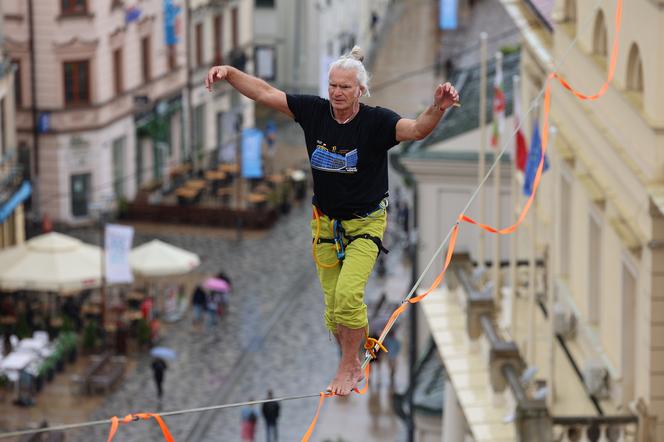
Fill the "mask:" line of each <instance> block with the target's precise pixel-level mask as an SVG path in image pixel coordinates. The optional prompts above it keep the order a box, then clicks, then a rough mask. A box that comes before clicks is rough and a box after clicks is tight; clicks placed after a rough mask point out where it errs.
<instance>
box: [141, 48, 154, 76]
mask: <svg viewBox="0 0 664 442" xmlns="http://www.w3.org/2000/svg"><path fill="white" fill-rule="evenodd" d="M151 56H152V54H151V52H150V37H143V38H142V39H141V75H143V83H147V82H148V81H150V79H151V78H152V63H151Z"/></svg>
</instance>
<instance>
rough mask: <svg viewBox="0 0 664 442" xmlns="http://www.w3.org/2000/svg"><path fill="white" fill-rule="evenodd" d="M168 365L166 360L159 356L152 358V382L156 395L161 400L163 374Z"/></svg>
mask: <svg viewBox="0 0 664 442" xmlns="http://www.w3.org/2000/svg"><path fill="white" fill-rule="evenodd" d="M167 368H168V365H166V361H164V360H163V359H161V358H153V359H152V374H153V375H154V383H155V385H156V386H157V396H158V397H159V399H160V400H161V397H162V396H163V395H164V390H163V387H162V385H163V383H164V374H165V372H166V369H167Z"/></svg>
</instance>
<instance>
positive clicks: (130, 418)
mask: <svg viewBox="0 0 664 442" xmlns="http://www.w3.org/2000/svg"><path fill="white" fill-rule="evenodd" d="M151 418H154V419H155V420H156V421H157V423H158V424H159V427H160V428H161V432H162V433H163V434H164V440H165V441H166V442H175V440H174V439H173V436H171V432H170V431H168V427H167V426H166V423H165V422H164V420H163V419H162V418H161V416H159V415H158V414H156V413H137V414H128V415H126V416H125V417H123V418H122V419H119V418H118V417H117V416H113V417H112V418H111V431H110V432H109V433H108V442H111V441H112V440H113V438H114V437H115V433H117V432H118V428H119V426H120V424H128V423H131V422H135V421H138V420H141V419H146V420H147V419H151Z"/></svg>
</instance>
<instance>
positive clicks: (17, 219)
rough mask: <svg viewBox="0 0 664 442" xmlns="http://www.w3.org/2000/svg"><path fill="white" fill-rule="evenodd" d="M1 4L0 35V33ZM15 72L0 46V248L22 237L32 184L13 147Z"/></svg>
mask: <svg viewBox="0 0 664 442" xmlns="http://www.w3.org/2000/svg"><path fill="white" fill-rule="evenodd" d="M3 28H4V22H3V20H2V5H0V35H2V33H3ZM14 75H15V72H14V66H13V65H12V63H11V60H10V59H8V58H7V57H6V55H5V53H4V51H3V50H2V49H1V48H0V249H2V248H5V247H11V246H14V245H18V244H21V243H22V242H23V241H24V240H25V215H24V213H25V212H24V203H25V201H26V200H27V199H28V198H29V197H30V193H31V186H30V183H29V182H28V181H26V180H25V179H24V178H25V176H24V173H23V169H22V168H21V165H20V163H19V158H18V152H17V149H16V146H17V144H16V112H15V106H14V100H15V99H16V96H17V94H16V91H15V89H14V86H15V76H14Z"/></svg>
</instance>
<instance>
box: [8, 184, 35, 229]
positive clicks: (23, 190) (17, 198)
mask: <svg viewBox="0 0 664 442" xmlns="http://www.w3.org/2000/svg"><path fill="white" fill-rule="evenodd" d="M30 195H32V186H31V185H30V182H29V181H23V184H21V187H20V188H19V189H18V191H17V192H16V193H15V194H13V195H12V196H11V197H10V198H9V199H8V200H7V202H5V203H4V204H3V205H1V206H0V224H1V223H3V222H5V220H6V219H7V218H9V216H10V215H11V214H12V213H13V212H14V209H16V207H17V206H18V205H19V204H21V203H22V202H23V201H25V200H26V199H28V198H29V197H30Z"/></svg>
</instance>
